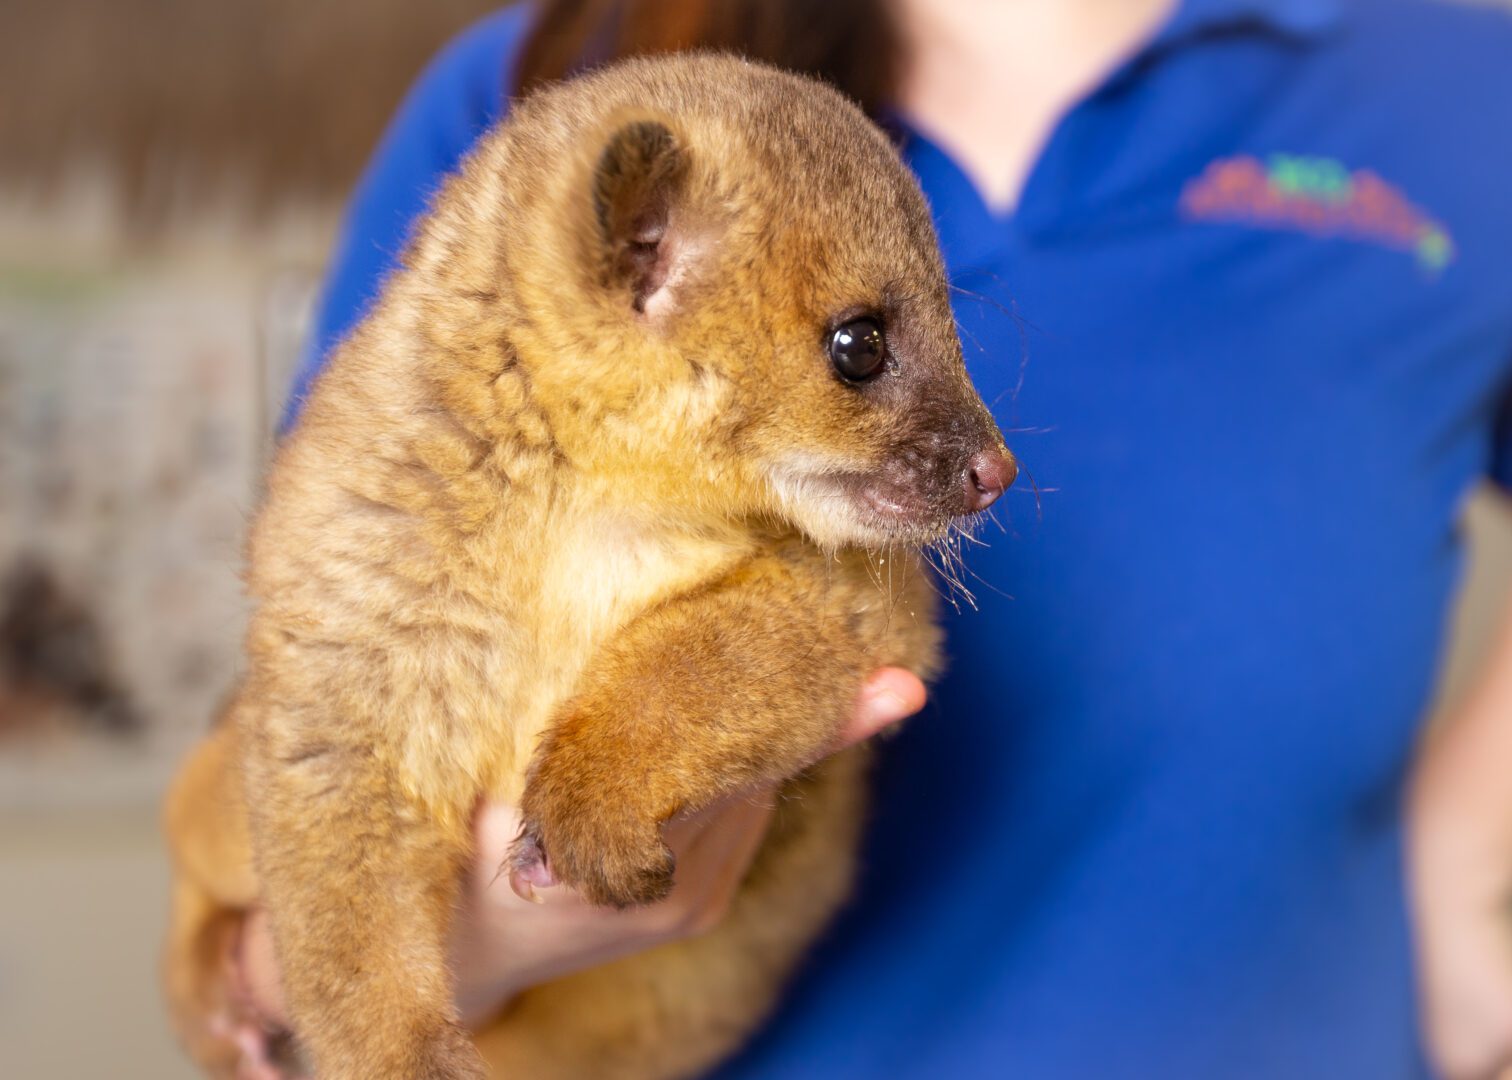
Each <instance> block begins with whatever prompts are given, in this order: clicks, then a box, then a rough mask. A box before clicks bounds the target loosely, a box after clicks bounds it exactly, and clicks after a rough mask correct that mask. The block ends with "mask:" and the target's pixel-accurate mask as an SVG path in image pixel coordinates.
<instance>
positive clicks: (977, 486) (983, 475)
mask: <svg viewBox="0 0 1512 1080" xmlns="http://www.w3.org/2000/svg"><path fill="white" fill-rule="evenodd" d="M1016 476H1018V465H1017V464H1015V463H1014V460H1013V455H1012V454H1010V453H1008V452H1007V451H1006V450H982V451H979V452H977V453H975V454H972V455H971V460H970V461H968V462H967V463H966V476H965V483H964V485H963V486H964V487H965V490H966V512H967V513H971V514H975V513H980V512H981V511H983V510H985V509H987V508H988V507H989V506H991V505H992V504H993V503H995V502H997V501H998V499H999V497H1001V496H1002V494H1003V492H1005V491H1007V490H1008V489H1009V488H1010V487H1012V486H1013V480H1014V477H1016Z"/></svg>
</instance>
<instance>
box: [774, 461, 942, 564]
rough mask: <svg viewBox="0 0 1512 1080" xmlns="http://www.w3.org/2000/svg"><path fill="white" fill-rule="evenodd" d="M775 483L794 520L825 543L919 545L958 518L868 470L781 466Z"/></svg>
mask: <svg viewBox="0 0 1512 1080" xmlns="http://www.w3.org/2000/svg"><path fill="white" fill-rule="evenodd" d="M772 481H773V486H774V487H775V488H776V490H777V492H778V494H779V497H780V498H781V500H782V502H783V503H784V504H785V509H786V511H787V514H788V516H789V517H791V518H792V519H793V521H794V523H795V524H797V525H798V526H799V527H800V528H802V529H803V530H804V531H805V532H807V533H809V534H810V535H811V536H813V537H814V539H816V540H818V541H819V542H820V543H823V544H832V545H860V546H865V547H871V546H884V545H887V544H907V545H910V546H914V547H923V546H925V545H927V544H931V543H933V542H935V541H936V540H939V539H940V538H941V537H943V536H945V535H946V534H947V533H948V532H949V531H950V526H951V524H952V522H954V521H955V519H956V518H957V517H958V516H959V515H958V513H957V512H955V511H953V510H951V509H944V508H942V507H941V506H939V505H937V503H936V500H932V499H929V498H926V497H924V496H923V495H922V494H921V493H919V492H917V491H914V490H912V489H910V488H905V487H901V486H899V485H897V484H893V483H888V482H887V481H886V480H883V479H880V478H879V477H878V476H877V475H876V474H875V473H872V472H852V471H831V470H823V469H821V470H805V469H794V468H788V469H779V470H776V471H774V473H773V474H772Z"/></svg>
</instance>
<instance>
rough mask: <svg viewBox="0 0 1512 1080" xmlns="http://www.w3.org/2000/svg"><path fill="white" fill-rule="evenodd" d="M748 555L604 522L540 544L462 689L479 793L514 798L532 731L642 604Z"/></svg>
mask: <svg viewBox="0 0 1512 1080" xmlns="http://www.w3.org/2000/svg"><path fill="white" fill-rule="evenodd" d="M748 550H749V545H748V544H745V543H742V542H739V541H737V540H735V539H732V538H729V537H718V538H708V537H700V538H698V539H692V538H688V537H675V536H667V535H664V534H658V533H655V532H652V531H649V530H646V529H643V528H640V527H638V526H637V525H636V524H634V523H633V522H630V521H626V520H623V519H618V518H611V517H607V516H606V517H602V518H595V519H591V520H589V521H588V522H585V523H584V524H582V525H581V526H579V527H577V528H574V529H572V530H568V531H565V532H564V533H563V534H562V535H560V536H558V537H557V538H556V542H554V543H552V544H549V545H544V550H543V553H542V554H543V557H542V558H540V559H538V560H537V561H536V564H535V566H534V567H533V568H532V570H531V572H530V573H529V574H528V575H526V576H524V577H522V578H521V580H520V581H519V582H518V583H517V584H518V588H517V590H515V592H514V594H513V598H512V599H513V603H512V605H511V606H512V613H511V616H510V617H508V618H501V620H500V625H499V628H498V631H497V633H496V634H494V635H492V636H491V640H490V642H489V646H488V648H487V650H486V654H485V656H484V657H483V658H482V660H481V662H480V663H479V664H478V665H477V671H478V677H477V678H475V679H474V680H472V681H473V686H472V687H471V688H470V689H469V691H468V692H469V693H472V694H476V695H477V696H478V700H480V701H481V702H483V703H484V711H485V716H484V720H485V723H484V724H483V737H484V741H485V744H486V745H485V746H484V747H482V748H480V750H481V756H482V759H483V763H482V768H481V769H480V776H479V779H480V781H481V782H482V787H483V789H484V791H485V792H486V793H487V794H488V795H490V796H492V797H494V798H497V799H501V800H504V801H510V800H514V799H517V798H518V797H519V795H520V793H521V791H522V789H523V786H524V775H525V771H526V769H527V768H528V767H529V764H530V761H531V757H532V756H533V754H534V752H535V748H536V746H537V744H538V743H539V742H540V740H541V737H542V735H543V734H544V733H545V732H546V730H547V728H548V727H549V726H550V724H551V723H552V721H553V719H554V717H555V716H556V714H557V712H558V711H559V709H560V707H561V706H562V704H563V703H564V702H565V701H567V700H568V699H569V698H570V697H571V696H572V694H573V693H574V691H575V690H576V688H577V686H578V684H579V682H580V681H581V679H582V676H583V673H584V671H585V669H587V668H588V666H589V665H591V664H592V663H593V662H594V658H595V656H596V655H597V654H598V653H599V652H600V650H601V649H602V648H603V647H604V645H605V644H606V643H607V642H609V641H611V640H612V639H613V638H614V637H615V636H616V635H617V634H619V633H620V632H622V631H623V630H624V628H625V627H626V626H628V625H629V624H630V623H632V622H633V621H634V620H635V619H636V618H637V617H638V616H640V615H641V614H642V613H643V612H645V611H646V610H647V609H648V608H650V607H653V606H655V605H658V604H664V603H669V602H676V600H677V598H678V597H679V596H682V595H684V594H686V593H687V592H689V591H690V590H692V589H694V588H697V587H699V586H701V585H704V584H706V583H708V582H711V581H714V580H717V579H718V578H719V577H720V576H721V575H722V574H724V573H726V572H728V571H729V569H730V568H732V567H733V566H735V565H736V564H737V563H738V562H739V561H740V560H741V559H742V558H744V557H745V556H746V555H747V553H748Z"/></svg>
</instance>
